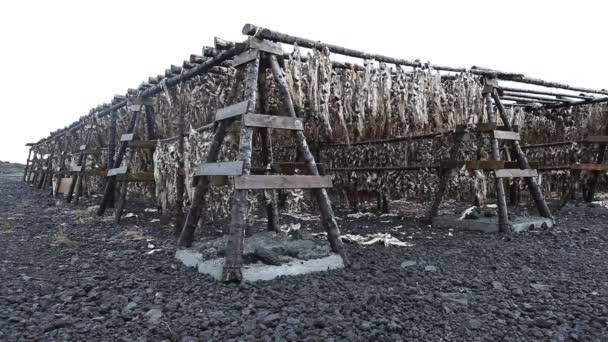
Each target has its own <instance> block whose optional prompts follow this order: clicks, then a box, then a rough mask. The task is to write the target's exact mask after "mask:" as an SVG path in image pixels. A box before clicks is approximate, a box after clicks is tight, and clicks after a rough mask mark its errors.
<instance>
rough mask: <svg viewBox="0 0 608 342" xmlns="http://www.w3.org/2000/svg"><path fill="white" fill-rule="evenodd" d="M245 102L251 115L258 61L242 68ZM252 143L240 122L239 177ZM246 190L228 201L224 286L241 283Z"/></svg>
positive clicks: (246, 171)
mask: <svg viewBox="0 0 608 342" xmlns="http://www.w3.org/2000/svg"><path fill="white" fill-rule="evenodd" d="M246 68H247V76H246V78H245V96H244V98H245V100H247V101H249V107H248V108H247V113H255V104H256V102H257V97H258V73H259V71H260V57H259V52H258V58H256V59H255V60H253V61H251V62H249V63H248V64H247V66H246ZM252 140H253V127H248V126H245V120H241V138H240V141H239V158H238V159H239V160H241V161H242V162H243V172H242V174H243V175H249V173H250V171H251V150H252ZM248 194H249V190H246V189H244V190H234V193H233V197H232V210H231V212H230V216H231V217H230V228H229V230H228V243H227V245H226V260H225V262H224V274H223V276H222V279H223V280H224V282H240V281H241V280H242V279H243V274H242V271H241V266H242V264H243V237H244V234H245V230H246V229H247V227H246V226H247V212H248V210H249V201H248V200H247V195H248Z"/></svg>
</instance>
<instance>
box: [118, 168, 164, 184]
mask: <svg viewBox="0 0 608 342" xmlns="http://www.w3.org/2000/svg"><path fill="white" fill-rule="evenodd" d="M110 171H112V170H110ZM116 180H117V181H119V182H125V181H126V182H154V172H135V173H125V174H120V175H116Z"/></svg>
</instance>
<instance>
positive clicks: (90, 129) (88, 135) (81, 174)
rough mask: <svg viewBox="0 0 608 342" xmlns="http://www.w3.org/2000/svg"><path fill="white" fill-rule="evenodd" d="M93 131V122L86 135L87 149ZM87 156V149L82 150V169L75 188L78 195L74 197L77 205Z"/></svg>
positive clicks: (77, 175) (77, 176)
mask: <svg viewBox="0 0 608 342" xmlns="http://www.w3.org/2000/svg"><path fill="white" fill-rule="evenodd" d="M92 131H93V127H92V124H91V126H90V127H89V128H88V129H87V133H86V137H85V140H84V145H85V148H86V149H88V148H89V143H90V142H91V135H92ZM87 158H88V154H87V153H86V150H85V151H80V157H79V162H80V170H79V171H78V172H77V173H76V190H75V192H76V197H75V198H74V204H76V205H78V202H80V195H81V194H82V182H83V180H84V177H85V170H86V168H87Z"/></svg>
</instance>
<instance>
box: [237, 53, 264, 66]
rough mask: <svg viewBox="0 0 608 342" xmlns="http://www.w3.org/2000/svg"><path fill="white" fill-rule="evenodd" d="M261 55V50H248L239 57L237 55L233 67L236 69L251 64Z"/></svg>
mask: <svg viewBox="0 0 608 342" xmlns="http://www.w3.org/2000/svg"><path fill="white" fill-rule="evenodd" d="M259 55H260V51H259V50H256V49H254V50H247V51H245V52H243V53H241V54H239V55H237V56H236V57H234V60H233V61H232V67H233V68H236V67H237V66H239V65H243V64H245V63H249V62H251V61H252V60H254V59H256V58H258V56H259Z"/></svg>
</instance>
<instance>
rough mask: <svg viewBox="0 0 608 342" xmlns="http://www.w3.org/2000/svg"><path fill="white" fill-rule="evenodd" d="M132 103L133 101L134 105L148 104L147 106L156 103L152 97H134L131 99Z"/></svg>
mask: <svg viewBox="0 0 608 342" xmlns="http://www.w3.org/2000/svg"><path fill="white" fill-rule="evenodd" d="M130 101H131V103H133V104H134V105H146V106H152V105H154V100H153V99H152V98H150V97H141V96H140V97H134V98H132V99H130Z"/></svg>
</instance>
